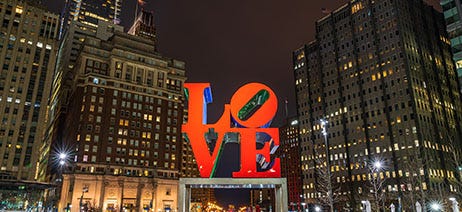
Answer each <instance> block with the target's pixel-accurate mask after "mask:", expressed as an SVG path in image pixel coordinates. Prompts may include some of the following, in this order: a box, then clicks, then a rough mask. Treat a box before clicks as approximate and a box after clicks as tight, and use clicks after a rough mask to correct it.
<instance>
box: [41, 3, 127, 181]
mask: <svg viewBox="0 0 462 212" xmlns="http://www.w3.org/2000/svg"><path fill="white" fill-rule="evenodd" d="M120 10H121V0H110V1H106V0H105V1H101V0H97V1H88V0H78V1H77V0H68V1H67V2H66V3H65V7H64V9H63V12H62V15H61V17H62V18H63V19H62V20H61V31H60V39H61V42H60V45H59V51H58V56H57V61H56V66H55V73H54V74H53V84H52V92H51V97H50V100H49V101H50V103H49V105H50V113H49V120H50V122H49V125H48V126H47V130H46V135H45V138H44V142H43V144H42V146H41V152H42V153H41V155H42V157H41V159H40V173H39V179H40V180H42V181H48V180H50V179H49V178H52V175H51V173H56V171H55V170H54V168H55V167H54V166H52V164H49V163H48V162H50V161H52V159H53V157H55V155H53V154H56V151H61V150H57V147H56V146H59V145H60V144H61V143H62V139H61V138H62V137H63V135H62V132H64V130H63V129H62V127H64V119H65V116H66V113H67V112H68V104H69V98H70V93H71V83H72V81H73V79H74V75H73V73H72V69H73V68H74V66H75V65H76V61H77V58H78V57H79V52H80V50H81V48H82V45H83V42H84V41H85V39H86V37H87V36H92V37H97V38H100V39H103V40H107V39H108V38H109V37H110V36H112V35H113V33H114V32H115V31H119V32H122V31H123V27H122V26H120V25H117V24H116V23H118V21H115V20H118V17H119V13H120Z"/></svg>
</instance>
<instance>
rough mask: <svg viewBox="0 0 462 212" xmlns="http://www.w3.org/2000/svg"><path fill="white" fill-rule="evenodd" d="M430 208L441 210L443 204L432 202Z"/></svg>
mask: <svg viewBox="0 0 462 212" xmlns="http://www.w3.org/2000/svg"><path fill="white" fill-rule="evenodd" d="M430 209H431V211H441V209H442V206H441V204H440V203H439V202H432V203H431V204H430Z"/></svg>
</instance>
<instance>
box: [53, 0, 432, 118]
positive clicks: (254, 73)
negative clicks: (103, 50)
mask: <svg viewBox="0 0 462 212" xmlns="http://www.w3.org/2000/svg"><path fill="white" fill-rule="evenodd" d="M144 2H145V5H144V8H145V9H146V10H152V11H154V15H155V20H154V21H155V25H156V31H157V40H158V50H159V52H162V54H163V55H166V56H167V57H172V58H178V59H180V60H182V61H185V62H186V69H187V70H188V72H187V77H188V80H187V82H210V83H211V84H212V86H213V88H214V94H217V95H214V96H213V97H214V102H213V103H212V104H211V105H210V106H209V108H210V115H209V118H210V119H209V122H211V123H213V122H215V121H216V119H217V118H218V116H219V114H221V113H222V110H223V109H222V106H221V105H223V104H224V103H226V102H229V98H230V97H231V95H232V94H233V93H234V92H235V91H236V89H237V88H238V87H240V86H242V85H244V84H245V83H247V82H252V81H257V82H262V83H265V84H267V85H268V86H269V87H271V88H273V89H274V90H275V92H276V95H277V96H278V98H279V108H278V113H277V115H276V117H275V123H276V124H277V125H279V124H282V123H283V120H284V119H285V100H286V99H287V100H288V103H289V105H288V109H289V110H288V111H289V116H293V115H295V114H296V108H295V91H294V86H293V85H292V82H293V74H292V59H291V55H292V50H293V49H294V47H297V46H301V45H303V44H304V43H307V42H309V41H311V40H313V39H314V32H315V27H314V23H315V22H316V21H317V20H318V19H320V18H322V17H324V16H326V15H328V13H329V12H332V11H334V10H336V9H337V8H339V7H340V6H342V5H344V4H345V3H347V2H349V1H348V0H329V1H322V2H317V1H316V2H313V1H305V0H296V1H294V2H291V4H287V3H285V2H281V1H277V0H271V1H251V2H237V1H229V2H216V1H212V0H208V1H201V2H192V1H186V0H178V1H154V0H145V1H144ZM428 2H429V3H430V4H432V5H433V6H437V7H439V6H438V1H437V0H430V1H428ZM135 3H136V1H135V0H124V1H123V3H122V13H121V20H120V21H121V25H123V26H124V27H125V30H126V31H127V30H128V29H129V27H130V26H131V24H132V23H133V22H132V20H133V18H134V16H135V10H136V7H135ZM44 4H45V5H47V7H48V8H50V9H51V10H52V11H54V12H60V11H61V8H62V4H63V3H62V1H60V0H45V1H44Z"/></svg>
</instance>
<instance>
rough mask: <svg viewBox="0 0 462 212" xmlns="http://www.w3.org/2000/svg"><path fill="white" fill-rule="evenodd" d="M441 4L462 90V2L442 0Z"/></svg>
mask: <svg viewBox="0 0 462 212" xmlns="http://www.w3.org/2000/svg"><path fill="white" fill-rule="evenodd" d="M441 6H442V8H443V12H444V18H445V20H446V29H447V31H448V33H449V39H450V40H451V46H452V53H453V54H454V55H453V59H454V62H455V63H456V68H457V73H458V76H459V83H460V84H459V85H460V86H461V87H460V90H461V91H462V3H461V2H460V1H456V0H444V1H441Z"/></svg>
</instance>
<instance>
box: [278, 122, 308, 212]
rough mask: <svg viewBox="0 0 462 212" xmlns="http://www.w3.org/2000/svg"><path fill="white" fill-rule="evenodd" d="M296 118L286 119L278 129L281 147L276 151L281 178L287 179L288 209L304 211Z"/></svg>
mask: <svg viewBox="0 0 462 212" xmlns="http://www.w3.org/2000/svg"><path fill="white" fill-rule="evenodd" d="M298 127H299V122H298V120H297V117H292V118H287V119H286V123H284V125H282V126H281V127H279V139H280V141H281V146H280V148H279V149H278V150H277V155H278V158H280V160H281V176H282V177H284V178H286V179H287V190H288V192H289V194H288V196H289V208H290V209H292V210H296V209H300V210H303V211H304V209H305V207H306V205H305V204H303V203H305V201H304V199H303V195H302V185H301V182H302V179H301V170H300V141H299V136H298V135H299V132H298Z"/></svg>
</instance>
